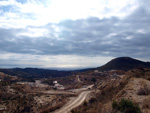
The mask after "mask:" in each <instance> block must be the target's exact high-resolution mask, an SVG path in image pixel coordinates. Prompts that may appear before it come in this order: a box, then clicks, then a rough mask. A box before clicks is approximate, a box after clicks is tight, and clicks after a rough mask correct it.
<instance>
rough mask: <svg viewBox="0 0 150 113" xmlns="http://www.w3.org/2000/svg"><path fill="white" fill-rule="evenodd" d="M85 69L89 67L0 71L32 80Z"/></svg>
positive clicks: (70, 73) (67, 74)
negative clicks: (64, 69) (79, 68)
mask: <svg viewBox="0 0 150 113" xmlns="http://www.w3.org/2000/svg"><path fill="white" fill-rule="evenodd" d="M87 70H89V69H81V70H72V71H63V70H62V71H60V70H59V71H58V70H50V69H39V68H13V69H0V72H3V73H5V74H8V75H12V76H18V77H20V78H22V79H23V80H27V81H29V80H31V81H32V80H33V79H37V78H52V77H53V78H54V77H65V76H70V75H73V74H76V73H79V72H85V71H87Z"/></svg>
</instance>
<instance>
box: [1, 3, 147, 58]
mask: <svg viewBox="0 0 150 113" xmlns="http://www.w3.org/2000/svg"><path fill="white" fill-rule="evenodd" d="M53 26H56V27H58V28H59V31H57V30H55V28H54V27H53ZM29 27H31V26H29ZM31 28H36V27H31ZM38 28H46V29H48V30H49V33H48V34H47V35H46V36H43V37H37V38H32V37H29V36H28V37H27V36H26V37H25V36H24V37H23V36H21V37H17V35H15V34H17V33H19V32H21V31H24V30H25V29H13V30H12V29H2V28H1V29H0V50H1V51H5V52H12V53H28V54H40V55H72V54H74V55H85V56H115V57H116V56H132V57H148V56H149V55H150V52H149V51H150V49H149V48H150V44H149V43H150V33H149V29H150V13H149V9H148V7H147V5H146V4H144V3H143V4H142V5H141V6H140V7H139V8H138V9H137V10H136V11H135V12H133V13H132V14H131V15H129V16H127V17H126V18H124V19H119V18H117V17H112V18H104V19H99V18H97V17H89V18H87V19H78V20H64V21H62V22H60V23H58V24H53V23H50V24H48V25H46V26H41V27H38ZM138 30H143V31H144V32H145V33H142V32H138ZM11 39H13V40H11Z"/></svg>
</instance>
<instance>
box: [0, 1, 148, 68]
mask: <svg viewBox="0 0 150 113" xmlns="http://www.w3.org/2000/svg"><path fill="white" fill-rule="evenodd" d="M149 6H150V1H148V0H0V68H14V67H22V68H25V67H37V68H62V69H65V68H66V69H77V68H88V67H98V66H101V65H103V64H105V63H107V62H108V61H110V60H111V59H113V58H116V57H122V56H128V57H133V58H137V59H140V60H143V61H150V57H149V56H150V7H149Z"/></svg>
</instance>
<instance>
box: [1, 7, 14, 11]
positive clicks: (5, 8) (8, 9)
mask: <svg viewBox="0 0 150 113" xmlns="http://www.w3.org/2000/svg"><path fill="white" fill-rule="evenodd" d="M0 10H2V11H3V12H9V11H11V10H12V7H11V6H3V7H1V8H0Z"/></svg>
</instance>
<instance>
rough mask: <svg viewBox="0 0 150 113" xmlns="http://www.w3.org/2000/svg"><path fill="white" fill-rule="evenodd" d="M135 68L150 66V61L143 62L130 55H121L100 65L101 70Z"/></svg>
mask: <svg viewBox="0 0 150 113" xmlns="http://www.w3.org/2000/svg"><path fill="white" fill-rule="evenodd" d="M134 68H150V62H143V61H140V60H137V59H133V58H130V57H119V58H115V59H113V60H111V61H110V62H108V63H107V64H105V65H103V66H101V67H98V68H97V69H98V70H99V71H109V70H124V71H128V70H130V69H134Z"/></svg>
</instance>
